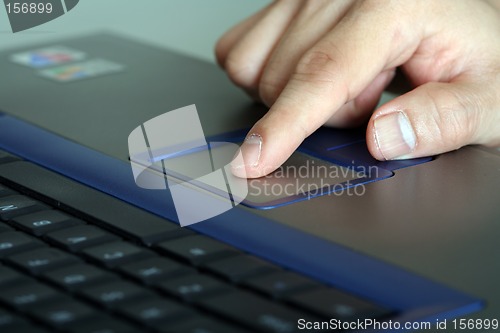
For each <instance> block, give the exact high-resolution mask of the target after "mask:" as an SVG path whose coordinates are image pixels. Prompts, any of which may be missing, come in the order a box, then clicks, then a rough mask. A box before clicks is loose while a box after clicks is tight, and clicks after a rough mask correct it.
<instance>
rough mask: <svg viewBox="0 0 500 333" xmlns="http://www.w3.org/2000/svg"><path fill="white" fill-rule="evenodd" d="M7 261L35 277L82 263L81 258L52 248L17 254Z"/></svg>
mask: <svg viewBox="0 0 500 333" xmlns="http://www.w3.org/2000/svg"><path fill="white" fill-rule="evenodd" d="M6 260H7V261H8V262H9V263H11V264H12V265H15V266H17V267H19V268H20V269H22V270H25V271H27V272H29V273H30V274H34V275H38V274H40V273H43V272H46V271H48V270H51V269H56V268H59V267H62V266H64V265H69V264H73V263H77V262H79V261H80V259H79V258H77V257H75V256H73V255H71V254H68V253H66V252H63V251H61V250H58V249H54V248H50V247H45V248H42V249H36V250H32V251H29V252H23V253H20V254H16V255H13V256H10V257H8V258H7V259H6Z"/></svg>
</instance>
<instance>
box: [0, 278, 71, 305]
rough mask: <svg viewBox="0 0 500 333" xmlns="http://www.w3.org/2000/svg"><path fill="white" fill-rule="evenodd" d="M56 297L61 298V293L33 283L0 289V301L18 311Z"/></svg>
mask: <svg viewBox="0 0 500 333" xmlns="http://www.w3.org/2000/svg"><path fill="white" fill-rule="evenodd" d="M58 297H61V293H59V292H58V291H57V290H55V289H54V288H51V287H49V286H47V285H44V284H41V283H38V282H34V281H30V282H29V283H25V284H22V285H19V286H16V287H13V288H1V289H0V301H2V302H3V303H5V304H7V305H9V306H11V307H13V308H16V309H18V310H22V309H26V308H28V307H32V306H35V305H37V304H39V303H43V302H47V301H52V300H54V299H56V298H58ZM40 307H42V306H40Z"/></svg>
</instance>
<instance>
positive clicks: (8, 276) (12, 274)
mask: <svg viewBox="0 0 500 333" xmlns="http://www.w3.org/2000/svg"><path fill="white" fill-rule="evenodd" d="M29 280H30V279H29V278H28V277H27V276H25V275H23V274H21V273H19V272H18V271H16V270H14V269H12V268H10V267H7V266H0V289H1V288H3V287H6V286H9V287H10V286H12V285H15V284H21V283H26V282H27V281H29Z"/></svg>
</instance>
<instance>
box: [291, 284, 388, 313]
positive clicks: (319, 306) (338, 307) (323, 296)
mask: <svg viewBox="0 0 500 333" xmlns="http://www.w3.org/2000/svg"><path fill="white" fill-rule="evenodd" d="M289 300H290V301H291V302H292V303H293V304H295V305H297V306H299V307H302V308H304V309H306V310H308V311H311V312H315V313H317V314H319V315H321V316H324V317H326V318H335V319H339V320H342V321H355V320H358V319H360V320H364V319H375V318H381V317H385V316H388V315H389V314H390V313H391V311H389V310H388V309H385V308H383V307H380V306H378V305H376V304H373V303H370V302H367V301H365V300H362V299H360V298H357V297H355V296H353V295H349V294H346V293H344V292H342V291H339V290H336V289H333V288H319V289H314V290H310V291H305V292H302V293H298V294H294V295H292V296H291V297H290V298H289Z"/></svg>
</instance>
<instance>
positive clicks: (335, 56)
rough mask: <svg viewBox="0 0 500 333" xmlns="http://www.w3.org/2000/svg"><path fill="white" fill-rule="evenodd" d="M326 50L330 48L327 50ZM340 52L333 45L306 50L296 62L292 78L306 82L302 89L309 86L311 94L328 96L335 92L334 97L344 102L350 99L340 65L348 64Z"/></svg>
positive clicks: (345, 70) (344, 70)
mask: <svg viewBox="0 0 500 333" xmlns="http://www.w3.org/2000/svg"><path fill="white" fill-rule="evenodd" d="M327 50H331V52H330V51H327ZM344 60H345V58H344V56H343V55H342V52H340V51H339V50H337V49H336V47H335V46H334V45H329V46H328V47H325V48H318V49H312V50H310V51H308V52H307V53H306V54H305V55H304V56H303V57H302V58H301V59H300V60H299V62H298V64H297V66H296V69H295V73H294V74H293V77H292V79H293V80H294V81H298V82H302V83H306V85H305V87H304V89H307V87H308V86H309V87H310V89H311V91H310V93H312V94H313V95H315V94H316V95H323V96H328V95H331V94H333V93H334V92H335V98H337V99H342V102H343V103H346V102H347V101H349V100H350V99H351V95H352V93H350V92H349V88H348V85H347V83H346V81H345V80H343V78H342V77H340V73H341V72H348V69H345V68H344V69H342V70H340V68H341V66H348V62H347V61H344Z"/></svg>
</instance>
